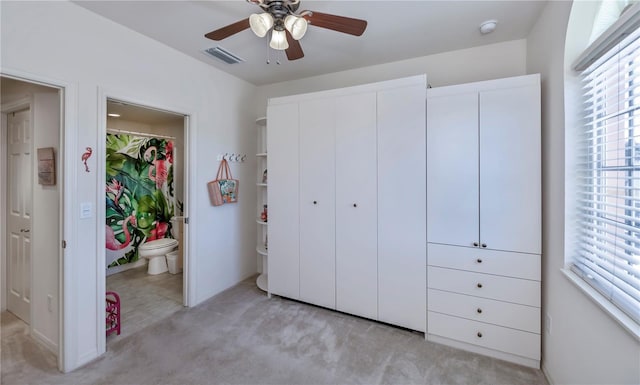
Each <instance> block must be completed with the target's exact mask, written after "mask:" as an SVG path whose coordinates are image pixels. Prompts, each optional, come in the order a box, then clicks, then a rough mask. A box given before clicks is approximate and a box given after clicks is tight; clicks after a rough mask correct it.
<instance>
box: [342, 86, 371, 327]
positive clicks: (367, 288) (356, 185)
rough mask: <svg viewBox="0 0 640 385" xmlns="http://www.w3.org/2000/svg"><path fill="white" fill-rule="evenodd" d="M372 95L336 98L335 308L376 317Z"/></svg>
mask: <svg viewBox="0 0 640 385" xmlns="http://www.w3.org/2000/svg"><path fill="white" fill-rule="evenodd" d="M376 135H377V133H376V93H375V92H370V93H364V94H355V95H347V96H342V97H338V98H336V308H337V309H338V310H340V311H344V312H347V313H352V314H358V315H360V316H363V317H368V318H373V319H377V317H378V247H377V246H378V235H377V232H378V229H377V223H378V211H377V208H378V194H377V190H378V188H377V169H376V157H377V148H376V146H377V141H376Z"/></svg>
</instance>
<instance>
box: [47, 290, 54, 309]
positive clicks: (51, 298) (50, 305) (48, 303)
mask: <svg viewBox="0 0 640 385" xmlns="http://www.w3.org/2000/svg"><path fill="white" fill-rule="evenodd" d="M47 307H48V308H49V312H53V296H52V295H51V294H49V295H48V296H47Z"/></svg>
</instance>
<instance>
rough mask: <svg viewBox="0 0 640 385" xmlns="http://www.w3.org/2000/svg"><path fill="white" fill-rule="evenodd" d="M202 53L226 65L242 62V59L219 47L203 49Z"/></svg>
mask: <svg viewBox="0 0 640 385" xmlns="http://www.w3.org/2000/svg"><path fill="white" fill-rule="evenodd" d="M204 52H205V53H207V54H209V55H211V56H213V57H214V58H216V59H219V60H222V61H223V62H225V63H227V64H237V63H241V62H243V61H244V59H242V58H241V57H238V56H237V55H234V54H232V53H231V52H229V51H227V50H226V49H224V48H222V47H220V46H217V47H213V48H208V49H205V50H204Z"/></svg>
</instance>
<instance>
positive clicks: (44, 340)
mask: <svg viewBox="0 0 640 385" xmlns="http://www.w3.org/2000/svg"><path fill="white" fill-rule="evenodd" d="M31 336H32V337H33V338H34V339H35V340H36V341H38V342H39V343H40V344H42V345H43V346H44V347H46V348H47V349H49V350H51V352H53V354H55V355H56V357H57V356H58V344H56V343H55V342H53V341H51V339H49V338H48V337H46V336H45V335H44V334H42V333H40V332H39V331H37V330H35V329H32V330H31Z"/></svg>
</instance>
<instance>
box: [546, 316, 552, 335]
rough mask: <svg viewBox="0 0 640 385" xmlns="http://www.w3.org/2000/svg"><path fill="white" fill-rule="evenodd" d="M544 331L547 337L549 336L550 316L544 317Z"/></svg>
mask: <svg viewBox="0 0 640 385" xmlns="http://www.w3.org/2000/svg"><path fill="white" fill-rule="evenodd" d="M544 330H546V331H547V334H548V335H551V316H550V315H549V314H547V315H545V317H544Z"/></svg>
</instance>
